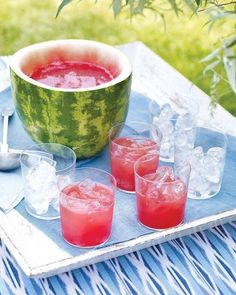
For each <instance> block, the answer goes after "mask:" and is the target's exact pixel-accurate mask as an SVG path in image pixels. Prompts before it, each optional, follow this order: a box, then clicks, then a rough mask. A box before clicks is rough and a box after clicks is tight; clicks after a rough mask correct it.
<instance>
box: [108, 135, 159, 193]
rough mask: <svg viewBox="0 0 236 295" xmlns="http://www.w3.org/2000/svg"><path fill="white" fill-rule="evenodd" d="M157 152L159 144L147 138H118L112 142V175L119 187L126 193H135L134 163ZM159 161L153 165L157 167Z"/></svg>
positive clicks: (154, 161)
mask: <svg viewBox="0 0 236 295" xmlns="http://www.w3.org/2000/svg"><path fill="white" fill-rule="evenodd" d="M156 151H157V144H156V142H154V141H153V140H151V139H149V138H145V137H137V136H136V137H118V138H116V139H114V140H113V141H112V142H111V146H110V159H111V173H112V175H113V176H114V177H115V179H116V181H117V187H118V188H120V189H122V190H125V191H134V190H135V185H134V162H135V161H136V160H137V159H138V158H140V157H142V156H144V155H148V154H151V153H154V152H156ZM156 162H157V159H154V160H153V163H152V164H153V165H156V166H157V163H156Z"/></svg>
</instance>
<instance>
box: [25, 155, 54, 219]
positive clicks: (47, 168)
mask: <svg viewBox="0 0 236 295" xmlns="http://www.w3.org/2000/svg"><path fill="white" fill-rule="evenodd" d="M25 179H26V183H25V189H26V199H27V203H28V204H29V207H31V208H32V209H33V211H35V212H36V213H37V214H39V215H41V214H45V213H46V212H47V210H48V207H49V205H50V203H52V204H53V206H54V205H55V208H58V204H57V202H58V198H59V192H58V188H57V178H56V169H55V166H54V165H50V164H49V163H48V162H47V161H44V160H41V161H39V162H38V164H37V165H36V166H34V167H32V168H30V169H29V170H28V173H27V174H26V177H25ZM56 204H57V205H56Z"/></svg>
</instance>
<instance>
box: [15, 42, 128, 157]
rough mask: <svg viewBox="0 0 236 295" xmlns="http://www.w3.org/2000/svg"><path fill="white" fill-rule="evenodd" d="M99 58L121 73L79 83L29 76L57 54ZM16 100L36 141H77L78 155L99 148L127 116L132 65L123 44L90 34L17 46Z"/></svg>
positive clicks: (87, 154)
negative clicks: (67, 85) (64, 84)
mask: <svg viewBox="0 0 236 295" xmlns="http://www.w3.org/2000/svg"><path fill="white" fill-rule="evenodd" d="M58 59H60V60H68V61H70V60H80V61H86V62H93V63H96V64H98V65H100V66H103V67H105V68H108V69H111V70H112V71H113V72H115V73H116V77H115V78H114V79H113V80H111V81H110V82H107V83H104V84H101V85H99V86H95V87H90V88H79V89H64V88H55V87H50V86H47V85H45V84H42V83H39V82H38V81H36V80H33V79H31V78H30V77H29V75H30V74H31V72H32V71H33V70H34V69H35V68H36V67H38V66H41V65H45V64H48V63H50V62H52V61H54V60H58ZM10 70H11V81H12V90H13V100H14V103H15V106H16V110H17V113H18V116H19V118H20V120H21V122H22V124H23V126H24V128H25V130H26V131H27V132H28V134H29V135H30V136H31V137H32V139H33V140H34V141H36V142H54V143H60V144H64V145H67V146H69V147H71V148H72V149H73V150H74V151H75V152H76V155H77V157H78V158H87V157H91V156H94V155H96V154H97V153H99V152H100V151H101V150H102V149H103V148H104V146H105V145H106V144H107V142H108V133H109V130H110V128H111V126H112V125H113V124H115V123H117V122H123V121H125V119H126V115H127V112H128V105H129V95H130V88H131V76H132V70H131V65H130V63H129V61H128V59H127V58H126V56H125V55H124V54H123V53H122V52H120V51H119V50H118V49H116V48H114V47H111V46H109V45H105V44H103V43H99V42H95V41H89V40H55V41H47V42H42V43H38V44H34V45H31V46H28V47H25V48H23V49H21V50H19V51H17V52H16V53H15V54H14V55H13V57H12V59H11V64H10Z"/></svg>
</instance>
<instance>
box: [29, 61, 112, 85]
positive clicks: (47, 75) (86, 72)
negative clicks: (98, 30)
mask: <svg viewBox="0 0 236 295" xmlns="http://www.w3.org/2000/svg"><path fill="white" fill-rule="evenodd" d="M30 78H32V79H34V80H36V81H38V82H41V83H43V84H46V85H48V86H52V87H57V88H68V89H71V88H72V89H73V88H89V87H95V86H98V85H100V84H104V83H107V82H109V81H111V80H113V79H114V78H115V75H114V74H113V73H112V71H111V70H109V69H106V68H105V67H103V66H99V65H96V64H93V63H91V62H80V61H60V60H58V61H54V62H51V63H49V64H47V65H43V66H40V67H38V68H36V69H34V71H33V72H32V73H31V75H30Z"/></svg>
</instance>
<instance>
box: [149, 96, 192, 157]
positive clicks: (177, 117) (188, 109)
mask: <svg viewBox="0 0 236 295" xmlns="http://www.w3.org/2000/svg"><path fill="white" fill-rule="evenodd" d="M186 101H187V100H186ZM186 101H185V102H186ZM195 105H196V103H194V101H190V100H189V101H188V104H187V103H185V104H183V106H182V107H181V108H180V107H179V108H178V113H177V112H175V111H174V109H173V108H172V106H171V105H170V104H164V105H162V106H159V105H158V103H157V102H156V101H154V100H151V101H150V103H149V114H150V121H151V123H152V124H154V125H156V126H157V127H158V128H159V129H160V131H161V133H162V142H161V149H160V160H161V161H163V162H174V153H175V152H174V151H175V142H176V140H177V141H178V145H179V144H180V145H183V144H185V145H186V147H187V146H189V145H192V146H193V145H194V141H195V137H194V136H195V126H196V110H197V109H198V108H197V107H195ZM192 106H194V107H192ZM187 148H188V147H187Z"/></svg>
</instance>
